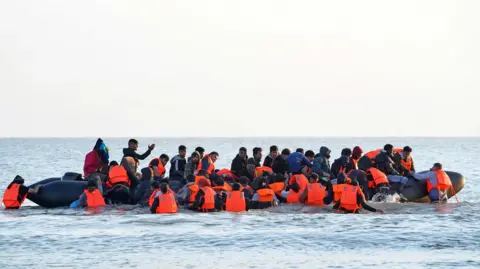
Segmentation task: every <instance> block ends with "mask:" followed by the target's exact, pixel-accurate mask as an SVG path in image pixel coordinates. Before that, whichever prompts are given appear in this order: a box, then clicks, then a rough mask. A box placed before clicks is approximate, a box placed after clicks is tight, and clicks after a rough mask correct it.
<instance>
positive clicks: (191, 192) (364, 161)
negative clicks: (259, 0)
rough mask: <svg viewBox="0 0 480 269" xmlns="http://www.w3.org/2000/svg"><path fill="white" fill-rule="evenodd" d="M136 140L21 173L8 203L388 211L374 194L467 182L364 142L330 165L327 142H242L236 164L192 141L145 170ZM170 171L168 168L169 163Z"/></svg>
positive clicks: (429, 197) (439, 192) (450, 191)
mask: <svg viewBox="0 0 480 269" xmlns="http://www.w3.org/2000/svg"><path fill="white" fill-rule="evenodd" d="M137 149H138V141H137V140H135V139H130V140H129V141H128V148H124V149H123V157H122V159H121V161H120V163H118V162H117V161H110V160H109V149H108V147H107V146H106V144H105V143H104V141H103V140H102V139H100V138H99V139H98V140H97V142H96V144H95V146H94V147H93V149H92V151H90V152H88V153H87V154H86V156H85V162H84V167H83V176H82V175H81V174H76V173H67V174H66V176H64V177H63V178H61V179H60V178H51V179H46V180H44V181H41V182H38V183H36V184H33V185H31V186H30V187H26V186H25V185H24V180H23V178H21V177H20V176H17V177H16V178H15V179H14V180H13V181H12V183H10V184H9V185H8V187H7V189H6V191H5V194H4V197H3V203H4V205H5V207H6V208H8V209H17V208H19V207H20V206H21V204H22V203H23V201H24V199H25V198H29V199H30V200H32V201H33V202H36V203H37V204H39V205H41V206H46V207H56V206H65V205H70V207H75V208H76V207H89V208H94V207H101V206H105V205H106V204H113V205H115V204H139V205H142V206H148V207H150V211H151V212H152V213H159V214H161V213H176V212H178V209H179V207H184V208H185V209H187V210H193V211H198V212H212V211H222V210H225V211H229V212H243V211H247V210H250V209H265V208H269V207H273V206H278V205H279V204H282V203H287V204H304V205H306V206H314V207H326V206H327V205H329V204H332V205H333V211H334V212H342V213H358V212H360V211H362V210H367V211H371V212H377V213H383V211H381V210H377V209H375V208H374V207H372V206H371V205H369V204H367V201H368V200H372V199H374V200H376V201H377V200H378V199H380V198H382V197H383V198H385V197H391V196H389V195H392V196H393V197H397V198H398V200H399V201H401V202H407V201H411V202H426V201H429V202H446V201H447V200H448V198H450V197H452V196H455V197H456V193H458V192H459V191H460V190H461V189H462V188H463V186H464V181H465V179H464V177H463V176H462V175H460V174H459V173H455V172H451V171H444V170H443V166H442V164H440V163H435V164H434V165H433V167H432V168H431V169H430V170H429V171H424V172H417V171H416V169H415V165H414V161H413V158H412V156H411V153H412V148H410V147H409V146H405V147H403V148H395V147H394V146H393V145H390V144H386V145H385V146H384V147H383V149H377V150H373V151H369V152H367V153H365V154H364V152H363V150H362V148H361V147H360V146H355V147H354V148H353V150H352V149H350V148H344V149H343V150H342V151H341V154H340V156H339V158H337V159H335V160H334V161H333V163H332V164H330V154H331V151H330V149H329V148H328V147H325V146H322V147H320V150H319V152H318V153H315V152H314V151H313V150H307V151H304V150H303V149H302V148H298V149H296V150H295V152H291V151H290V149H287V148H285V149H282V151H279V148H278V147H277V146H276V145H272V146H271V147H270V150H269V152H268V155H267V156H265V158H264V157H263V150H262V148H261V147H255V148H253V151H252V154H253V155H252V156H251V157H248V155H247V149H246V148H244V147H241V148H240V149H239V152H238V154H237V155H236V157H235V158H234V159H233V160H232V163H231V166H230V169H228V168H220V169H218V168H217V167H215V163H216V161H217V160H218V158H219V157H220V155H219V153H218V152H216V151H211V152H210V153H208V154H205V149H204V148H202V147H197V148H195V150H194V151H193V152H192V153H191V154H190V156H189V157H188V158H187V147H186V146H184V145H181V146H179V147H178V154H177V155H175V156H174V157H173V158H171V159H170V157H169V156H168V155H167V154H161V155H160V156H159V157H158V158H153V159H151V160H150V161H149V163H148V165H146V166H145V167H143V168H141V169H140V171H138V170H139V167H140V161H141V160H145V159H146V158H148V157H149V156H150V154H151V152H152V151H153V150H154V149H155V144H152V145H149V146H148V149H147V151H146V152H145V153H143V154H139V153H137ZM168 164H170V167H169V173H168V174H169V175H168V177H167V176H166V174H167V166H168Z"/></svg>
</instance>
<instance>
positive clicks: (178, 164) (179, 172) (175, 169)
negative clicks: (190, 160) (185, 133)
mask: <svg viewBox="0 0 480 269" xmlns="http://www.w3.org/2000/svg"><path fill="white" fill-rule="evenodd" d="M186 156H187V147H185V146H184V145H181V146H179V147H178V155H176V156H174V157H173V158H172V160H170V175H169V177H170V180H172V179H177V178H178V180H181V179H183V175H184V173H185V166H186V165H187V159H185V157H186Z"/></svg>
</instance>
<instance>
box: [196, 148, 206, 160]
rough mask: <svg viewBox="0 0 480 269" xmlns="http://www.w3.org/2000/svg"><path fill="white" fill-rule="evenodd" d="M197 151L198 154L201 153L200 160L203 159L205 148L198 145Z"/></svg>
mask: <svg viewBox="0 0 480 269" xmlns="http://www.w3.org/2000/svg"><path fill="white" fill-rule="evenodd" d="M195 151H196V152H198V154H200V160H201V159H203V154H204V153H205V149H204V148H202V147H196V148H195Z"/></svg>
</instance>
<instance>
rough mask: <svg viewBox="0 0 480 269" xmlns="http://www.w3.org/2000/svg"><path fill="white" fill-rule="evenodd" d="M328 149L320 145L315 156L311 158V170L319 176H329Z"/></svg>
mask: <svg viewBox="0 0 480 269" xmlns="http://www.w3.org/2000/svg"><path fill="white" fill-rule="evenodd" d="M330 152H331V151H330V149H328V148H327V147H321V148H320V151H319V153H318V154H317V155H315V158H313V165H312V172H313V173H317V174H318V175H319V176H320V177H327V178H330V177H331V170H330V160H329V159H330Z"/></svg>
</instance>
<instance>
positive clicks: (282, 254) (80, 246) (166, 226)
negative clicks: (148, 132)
mask: <svg viewBox="0 0 480 269" xmlns="http://www.w3.org/2000/svg"><path fill="white" fill-rule="evenodd" d="M95 140H96V139H95V138H91V139H68V138H65V139H0V188H1V189H2V191H0V193H2V192H3V189H5V187H6V186H7V185H8V183H9V182H10V181H11V180H12V179H13V177H14V176H15V175H17V174H19V175H21V176H23V177H24V178H25V179H26V184H27V185H29V184H31V183H34V182H37V181H39V180H42V179H44V178H48V177H60V176H62V175H63V173H65V172H67V171H73V172H81V171H82V167H83V161H84V158H85V154H86V153H87V152H88V151H90V150H91V149H92V147H93V145H94V143H95ZM104 140H105V142H106V143H107V145H108V146H109V148H110V160H117V161H119V160H120V158H121V157H122V148H123V147H126V145H127V141H128V138H124V139H119V138H115V139H109V138H105V139H104ZM138 140H139V142H140V147H139V153H143V151H144V150H145V149H146V148H147V145H148V144H150V143H155V144H156V148H155V150H154V151H153V153H152V155H151V158H153V157H158V156H159V155H160V154H161V153H167V154H169V155H170V157H172V156H173V155H174V154H175V153H176V151H177V147H178V145H180V144H184V145H186V146H187V147H188V153H191V151H192V150H193V149H194V148H195V147H197V146H203V147H204V148H205V149H206V152H207V153H208V152H210V151H214V150H215V151H217V152H219V153H220V158H219V160H218V162H217V163H216V164H215V165H216V167H218V168H223V167H227V168H229V167H230V163H231V161H232V159H233V158H234V157H235V155H236V153H237V152H238V148H240V147H241V146H245V147H247V149H249V155H251V154H252V153H251V149H252V148H253V147H255V146H260V147H262V148H263V149H264V152H263V153H264V155H266V154H267V153H268V147H269V146H270V145H272V144H276V145H278V146H279V148H280V149H282V148H289V149H290V150H292V151H294V150H295V149H296V148H297V147H301V148H304V149H305V150H308V149H312V150H314V151H315V152H318V150H319V148H320V146H327V147H329V148H330V149H331V150H332V159H331V161H332V162H333V159H334V158H337V157H338V156H339V155H340V151H341V149H342V148H344V147H350V148H353V147H354V146H356V145H360V146H361V147H362V148H363V149H364V151H365V152H366V151H368V150H372V149H377V148H381V147H383V145H384V144H386V143H391V144H393V145H395V146H399V147H403V146H404V145H409V146H411V147H412V148H413V157H414V160H415V166H416V168H417V170H418V171H420V170H426V169H428V168H430V167H431V166H432V164H433V163H434V162H441V163H442V164H443V165H444V168H445V169H446V170H451V171H456V172H459V173H462V174H463V175H464V176H465V177H466V186H465V188H464V189H463V190H462V191H461V192H460V193H459V194H458V199H459V200H460V203H456V200H455V199H454V198H453V199H451V200H450V201H449V203H448V204H446V205H441V206H438V205H430V204H413V203H408V204H399V203H381V204H374V206H375V207H377V208H381V209H383V210H385V212H386V214H385V215H377V214H360V215H340V214H332V213H329V212H328V210H319V211H313V212H312V211H311V210H309V209H308V208H304V207H301V206H300V207H299V206H296V207H289V206H286V207H281V208H277V209H276V210H270V211H250V212H248V213H243V214H230V213H226V212H220V213H211V214H197V213H181V214H178V215H152V214H149V211H148V209H146V208H138V207H135V206H121V207H117V208H106V209H100V210H94V211H88V210H83V209H81V210H75V209H68V208H59V209H45V208H41V207H38V206H36V205H35V204H34V203H32V202H30V201H28V200H27V201H26V202H25V203H24V206H22V208H21V209H20V210H15V211H5V210H1V212H0V268H162V269H163V268H262V269H263V268H349V269H351V268H409V269H412V268H436V269H440V268H479V267H480V257H479V254H480V251H479V248H480V228H479V226H480V225H479V224H480V222H479V220H480V206H479V198H478V195H477V194H478V193H479V191H480V187H478V185H477V184H479V183H480V181H479V173H480V169H479V168H478V164H479V162H478V160H479V159H480V139H479V138H141V139H138ZM149 160H150V157H149V158H148V160H145V161H142V162H141V166H144V165H146V164H147V163H148V161H149ZM167 171H168V167H167Z"/></svg>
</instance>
